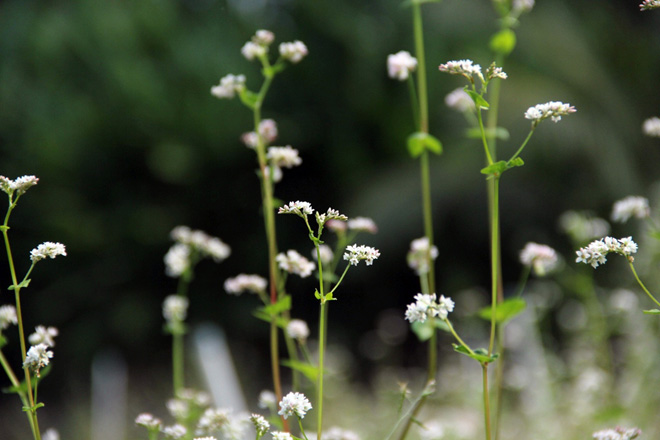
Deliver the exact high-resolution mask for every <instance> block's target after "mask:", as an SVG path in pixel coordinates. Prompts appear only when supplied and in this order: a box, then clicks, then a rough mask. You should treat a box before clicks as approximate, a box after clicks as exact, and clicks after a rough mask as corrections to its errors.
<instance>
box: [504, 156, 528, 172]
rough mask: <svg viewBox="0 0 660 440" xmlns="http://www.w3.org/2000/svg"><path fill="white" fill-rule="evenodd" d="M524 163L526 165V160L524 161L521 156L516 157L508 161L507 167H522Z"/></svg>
mask: <svg viewBox="0 0 660 440" xmlns="http://www.w3.org/2000/svg"><path fill="white" fill-rule="evenodd" d="M523 165H525V161H523V160H522V159H521V158H520V157H516V158H515V159H513V160H510V161H508V162H507V163H506V168H507V169H510V168H514V167H521V166H523Z"/></svg>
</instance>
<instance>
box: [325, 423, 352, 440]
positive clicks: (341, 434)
mask: <svg viewBox="0 0 660 440" xmlns="http://www.w3.org/2000/svg"><path fill="white" fill-rule="evenodd" d="M323 438H324V439H325V440H360V436H359V435H357V434H356V433H355V432H353V431H349V430H347V429H341V428H339V427H337V426H333V427H332V428H330V429H328V430H327V431H326V432H324V433H323Z"/></svg>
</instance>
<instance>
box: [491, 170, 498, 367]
mask: <svg viewBox="0 0 660 440" xmlns="http://www.w3.org/2000/svg"><path fill="white" fill-rule="evenodd" d="M499 181H500V178H499V177H495V178H493V207H492V210H491V221H490V224H491V232H490V236H491V246H490V249H491V252H490V256H491V312H490V342H489V344H488V355H489V356H490V355H491V354H492V353H493V347H494V346H495V327H496V325H497V321H496V319H495V318H496V313H495V312H496V310H497V294H498V286H499V247H500V212H499V211H500V207H499Z"/></svg>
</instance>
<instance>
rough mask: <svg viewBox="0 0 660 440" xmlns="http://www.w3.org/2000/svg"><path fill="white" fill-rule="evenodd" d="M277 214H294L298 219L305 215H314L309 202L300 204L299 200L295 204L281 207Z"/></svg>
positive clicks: (291, 203)
mask: <svg viewBox="0 0 660 440" xmlns="http://www.w3.org/2000/svg"><path fill="white" fill-rule="evenodd" d="M277 213H278V214H296V215H298V216H300V217H304V216H306V215H311V214H313V213H314V208H312V205H311V204H310V203H309V202H301V201H300V200H298V201H296V202H289V203H288V204H287V205H284V206H282V207H281V208H280V209H279V211H277Z"/></svg>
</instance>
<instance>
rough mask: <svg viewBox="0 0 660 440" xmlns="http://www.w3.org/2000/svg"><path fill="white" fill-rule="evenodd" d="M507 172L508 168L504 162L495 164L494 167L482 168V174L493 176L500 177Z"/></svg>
mask: <svg viewBox="0 0 660 440" xmlns="http://www.w3.org/2000/svg"><path fill="white" fill-rule="evenodd" d="M506 170H507V167H506V162H505V161H503V160H500V161H499V162H495V163H494V164H492V165H488V166H487V167H486V168H482V170H481V174H489V175H493V176H499V175H500V174H502V173H503V172H504V171H506Z"/></svg>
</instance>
